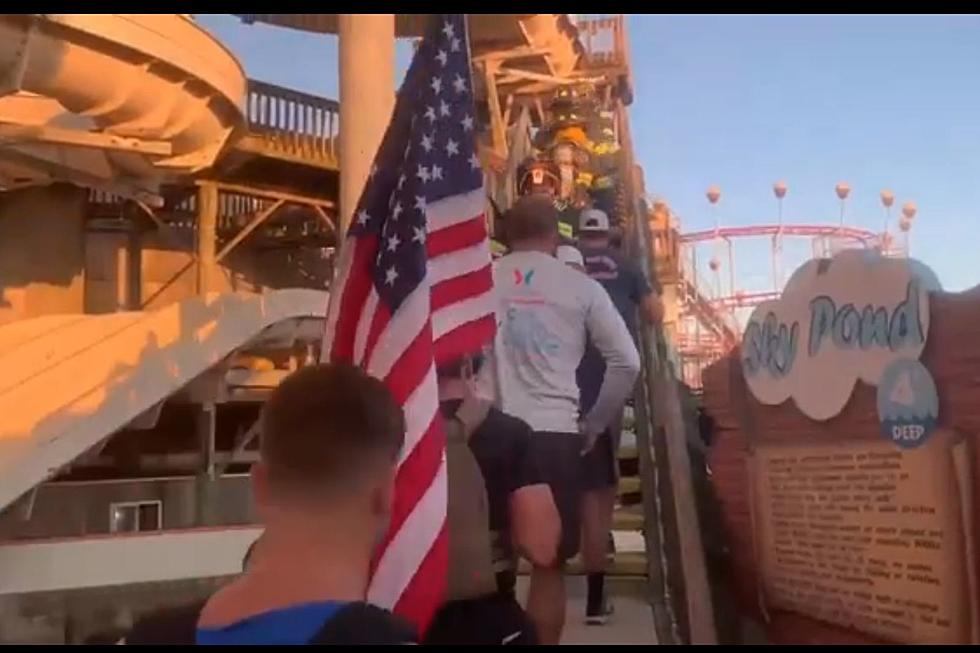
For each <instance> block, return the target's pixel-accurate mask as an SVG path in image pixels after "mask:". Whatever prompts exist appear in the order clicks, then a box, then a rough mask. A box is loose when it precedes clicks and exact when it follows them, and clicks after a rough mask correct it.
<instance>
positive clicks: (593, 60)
mask: <svg viewBox="0 0 980 653" xmlns="http://www.w3.org/2000/svg"><path fill="white" fill-rule="evenodd" d="M576 26H577V27H578V33H579V42H580V43H581V44H582V47H583V48H585V58H586V61H587V62H588V64H589V65H592V66H601V67H612V66H623V67H626V66H627V65H628V63H629V53H628V48H627V45H626V19H625V17H624V16H623V15H622V14H618V15H615V16H608V17H602V18H587V19H583V20H579V21H578V23H577V24H576Z"/></svg>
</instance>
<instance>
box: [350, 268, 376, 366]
mask: <svg viewBox="0 0 980 653" xmlns="http://www.w3.org/2000/svg"><path fill="white" fill-rule="evenodd" d="M377 310H378V291H377V290H376V289H375V288H374V286H373V285H372V286H371V292H370V294H368V298H367V301H365V302H364V308H363V309H362V310H361V317H360V319H359V320H358V321H357V329H356V330H355V331H354V365H360V364H361V363H362V362H363V361H364V350H365V349H366V348H367V339H368V334H369V333H370V332H371V322H372V321H373V320H374V314H375V312H377Z"/></svg>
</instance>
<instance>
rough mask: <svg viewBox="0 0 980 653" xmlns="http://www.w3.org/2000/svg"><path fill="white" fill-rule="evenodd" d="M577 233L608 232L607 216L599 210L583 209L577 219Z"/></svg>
mask: <svg viewBox="0 0 980 653" xmlns="http://www.w3.org/2000/svg"><path fill="white" fill-rule="evenodd" d="M578 230H579V231H592V232H596V231H600V232H601V231H609V216H607V215H606V213H605V211H600V210H599V209H585V210H584V211H582V214H581V215H580V216H579V219H578Z"/></svg>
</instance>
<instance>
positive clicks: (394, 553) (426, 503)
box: [367, 371, 448, 610]
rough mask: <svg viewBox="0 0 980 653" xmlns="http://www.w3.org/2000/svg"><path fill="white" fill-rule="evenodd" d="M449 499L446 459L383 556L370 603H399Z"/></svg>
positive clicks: (433, 537) (370, 591)
mask: <svg viewBox="0 0 980 653" xmlns="http://www.w3.org/2000/svg"><path fill="white" fill-rule="evenodd" d="M433 373H434V371H433ZM447 500H448V499H447V494H446V458H445V456H443V458H442V463H441V464H440V465H439V471H438V472H437V473H436V477H435V478H434V479H432V483H431V484H430V485H429V487H428V489H426V491H425V494H424V495H422V498H421V499H419V502H418V503H416V504H415V507H414V508H413V509H412V512H411V514H409V516H408V517H407V518H406V519H405V521H404V522H403V523H402V525H401V528H399V529H398V532H397V533H396V534H395V536H394V537H393V538H392V539H391V541H390V542H389V543H388V546H387V547H386V548H385V550H384V553H382V555H381V559H380V560H379V561H378V567H377V569H376V570H375V572H374V576H373V577H372V578H371V585H370V587H368V595H367V599H368V602H369V603H373V604H374V605H377V606H380V607H382V608H387V609H389V610H390V609H391V608H393V607H394V605H395V603H397V602H398V599H399V598H400V597H401V595H402V592H404V591H405V588H406V587H408V584H409V583H410V582H411V581H412V578H413V577H414V576H415V572H416V571H417V570H418V568H419V567H420V566H421V565H422V561H423V560H424V559H425V556H426V555H427V554H428V553H429V550H430V549H431V548H432V545H433V544H434V543H435V541H436V538H437V537H438V536H439V532H440V531H441V530H442V525H443V524H444V523H445V521H446V503H447Z"/></svg>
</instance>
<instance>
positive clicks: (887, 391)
mask: <svg viewBox="0 0 980 653" xmlns="http://www.w3.org/2000/svg"><path fill="white" fill-rule="evenodd" d="M938 421H939V395H938V394H937V393H936V384H935V382H934V381H933V380H932V375H931V374H930V373H929V370H927V369H926V367H925V365H923V364H922V363H920V362H919V361H917V360H913V359H911V358H900V359H898V360H896V361H892V362H891V363H889V365H888V366H887V367H886V368H885V370H884V372H882V375H881V380H880V381H879V382H878V422H879V424H880V427H881V434H882V435H883V436H884V437H886V438H887V439H889V440H891V441H892V442H894V443H895V444H897V445H898V446H899V447H902V448H903V449H914V448H916V447H918V446H921V445H922V444H924V443H925V442H926V440H928V439H929V436H930V435H931V434H932V432H933V431H934V430H935V428H936V424H937V423H938Z"/></svg>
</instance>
